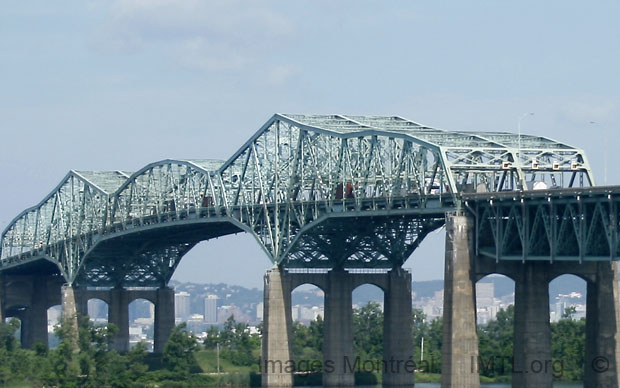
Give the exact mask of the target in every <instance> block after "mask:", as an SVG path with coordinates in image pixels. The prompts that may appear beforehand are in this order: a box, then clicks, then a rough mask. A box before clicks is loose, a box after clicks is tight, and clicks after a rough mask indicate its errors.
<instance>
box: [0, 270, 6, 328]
mask: <svg viewBox="0 0 620 388" xmlns="http://www.w3.org/2000/svg"><path fill="white" fill-rule="evenodd" d="M5 293H6V291H5V289H4V276H3V275H2V273H0V322H4V315H5V314H4V294H5Z"/></svg>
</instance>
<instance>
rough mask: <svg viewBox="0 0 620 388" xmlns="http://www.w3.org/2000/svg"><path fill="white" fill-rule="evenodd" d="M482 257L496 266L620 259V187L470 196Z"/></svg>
mask: <svg viewBox="0 0 620 388" xmlns="http://www.w3.org/2000/svg"><path fill="white" fill-rule="evenodd" d="M465 200H466V204H467V207H468V208H469V209H470V210H471V211H472V213H473V214H474V216H475V219H476V251H477V253H478V254H479V255H482V256H486V257H491V258H494V259H496V260H523V261H525V260H548V261H559V260H562V261H571V260H572V261H580V262H582V261H588V260H618V259H619V258H620V245H619V243H618V241H620V225H619V220H620V213H619V211H620V210H619V209H620V187H614V188H591V189H587V190H583V189H573V190H561V191H556V190H548V191H545V192H529V193H528V192H524V193H518V194H515V193H511V194H508V193H507V194H503V195H502V194H499V195H494V196H489V195H483V196H481V195H470V196H466V198H465Z"/></svg>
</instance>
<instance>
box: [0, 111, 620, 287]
mask: <svg viewBox="0 0 620 388" xmlns="http://www.w3.org/2000/svg"><path fill="white" fill-rule="evenodd" d="M593 185H594V180H593V177H592V172H591V169H590V165H589V163H588V160H587V158H586V155H585V153H584V151H583V150H581V149H578V148H575V147H571V146H569V145H566V144H564V143H561V142H557V141H554V140H551V139H548V138H545V137H540V136H530V135H516V134H511V133H504V132H454V131H445V130H440V129H436V128H431V127H428V126H425V125H422V124H419V123H416V122H413V121H410V120H407V119H404V118H402V117H398V116H342V115H291V114H276V115H274V116H273V117H271V119H270V120H269V121H267V123H265V124H264V125H263V126H262V127H261V128H260V129H259V130H258V132H256V134H255V135H254V136H252V137H251V138H250V139H249V140H248V141H247V142H246V143H245V144H244V145H243V146H242V147H241V148H240V149H239V150H238V151H237V152H236V153H235V154H234V155H232V156H231V157H230V159H228V160H226V161H221V160H163V161H159V162H155V163H151V164H149V165H147V166H145V167H144V168H142V169H141V170H139V171H136V172H127V171H110V172H92V171H71V172H69V173H68V174H67V175H66V176H65V177H64V178H63V179H62V181H61V182H60V183H59V184H58V186H57V187H56V188H55V189H54V190H53V191H52V192H51V193H50V194H49V195H48V196H46V197H45V198H44V199H43V200H42V201H41V202H40V203H39V204H38V205H36V206H34V207H31V208H29V209H26V210H24V211H23V212H22V213H20V214H19V215H18V216H17V217H16V218H15V219H14V220H13V221H12V222H11V223H10V224H9V226H8V227H7V228H6V229H5V230H4V232H3V233H2V244H1V254H0V270H1V271H3V272H5V273H11V272H15V273H19V272H24V271H52V272H53V271H57V272H59V273H60V274H61V275H62V276H63V277H64V278H65V280H66V281H67V282H68V283H70V284H77V285H86V286H104V287H105V286H123V287H132V286H149V287H150V286H155V287H159V286H162V285H165V284H166V283H167V282H168V280H169V279H170V278H171V276H172V274H173V272H174V270H175V268H176V266H177V265H178V264H179V261H180V260H181V258H182V257H183V255H184V254H186V253H187V252H188V251H189V250H190V249H191V248H192V247H193V246H195V245H196V244H197V243H198V242H200V241H203V240H209V239H211V238H215V237H219V236H224V235H228V234H233V233H238V232H248V233H251V234H252V235H253V236H254V237H255V238H256V240H257V241H258V243H259V244H260V245H261V247H262V248H263V250H264V251H265V253H266V254H267V256H268V257H269V258H270V259H271V261H272V262H273V263H274V264H275V265H278V266H281V267H286V268H394V267H397V266H400V265H401V264H402V263H403V262H404V261H405V260H406V259H407V258H408V257H409V255H410V254H411V253H412V252H413V251H414V250H415V249H416V247H417V246H418V245H419V244H420V242H421V241H422V240H423V238H424V237H425V236H426V235H427V234H428V233H430V232H432V231H433V230H436V229H438V228H440V227H441V226H442V225H443V224H444V220H445V214H446V212H454V211H465V212H472V213H473V214H474V215H475V219H476V249H477V251H478V253H479V254H480V255H484V256H488V257H492V258H495V259H496V260H551V261H553V260H574V261H584V260H616V259H617V258H618V255H619V252H618V241H619V238H618V237H619V236H618V209H619V206H618V202H619V198H620V189H618V188H594V187H592V186H593Z"/></svg>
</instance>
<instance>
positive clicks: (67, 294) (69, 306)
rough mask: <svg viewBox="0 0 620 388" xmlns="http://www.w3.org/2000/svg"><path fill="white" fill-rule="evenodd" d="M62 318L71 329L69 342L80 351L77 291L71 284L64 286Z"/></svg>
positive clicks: (62, 292)
mask: <svg viewBox="0 0 620 388" xmlns="http://www.w3.org/2000/svg"><path fill="white" fill-rule="evenodd" d="M61 298H62V299H61V300H62V320H63V323H64V324H65V325H67V329H68V330H69V336H70V338H69V342H70V343H71V346H72V347H73V350H74V351H78V350H79V349H78V342H79V331H78V327H79V326H78V314H77V304H76V302H75V292H74V290H73V287H72V286H71V285H70V284H65V285H63V286H62V291H61Z"/></svg>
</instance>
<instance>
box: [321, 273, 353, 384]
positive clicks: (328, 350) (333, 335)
mask: <svg viewBox="0 0 620 388" xmlns="http://www.w3.org/2000/svg"><path fill="white" fill-rule="evenodd" d="M352 293H353V277H352V276H351V275H350V274H349V273H347V272H346V271H344V270H337V269H334V270H331V271H329V272H328V273H327V291H326V293H325V329H324V339H323V386H325V387H352V386H353V385H354V384H355V375H354V372H355V371H354V370H353V365H355V359H354V354H353V303H352Z"/></svg>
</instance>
